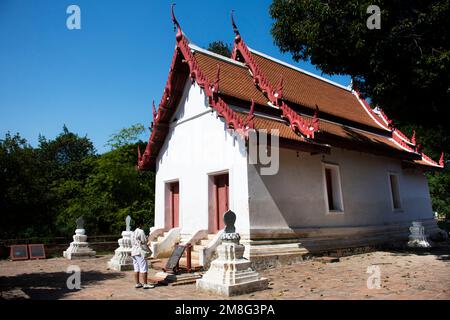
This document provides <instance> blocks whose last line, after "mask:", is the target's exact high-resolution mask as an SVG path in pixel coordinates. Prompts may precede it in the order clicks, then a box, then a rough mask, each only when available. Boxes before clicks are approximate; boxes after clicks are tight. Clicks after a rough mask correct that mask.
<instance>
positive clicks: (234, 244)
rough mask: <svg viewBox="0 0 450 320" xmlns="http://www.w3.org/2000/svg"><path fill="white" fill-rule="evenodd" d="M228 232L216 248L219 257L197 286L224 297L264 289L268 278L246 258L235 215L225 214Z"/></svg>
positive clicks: (198, 281)
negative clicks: (236, 228) (236, 229)
mask: <svg viewBox="0 0 450 320" xmlns="http://www.w3.org/2000/svg"><path fill="white" fill-rule="evenodd" d="M224 221H225V226H226V227H225V232H224V233H223V235H222V244H221V245H219V246H218V247H217V254H218V258H217V259H216V260H214V261H213V262H211V266H210V268H209V270H208V271H207V272H206V273H205V274H204V275H203V277H202V278H201V279H199V280H197V289H200V290H204V291H208V292H211V293H215V294H219V295H223V296H235V295H240V294H245V293H250V292H253V291H259V290H265V289H267V287H268V284H269V280H268V279H267V278H262V277H261V276H260V275H259V273H258V272H256V271H255V270H253V269H252V268H251V262H250V261H249V260H247V259H245V258H244V257H243V256H244V249H245V247H244V246H243V245H242V244H240V243H239V241H240V238H241V237H240V235H239V233H237V232H235V227H234V223H235V221H236V214H235V213H234V212H233V211H227V212H226V213H225V214H224Z"/></svg>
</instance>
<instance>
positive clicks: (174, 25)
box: [170, 3, 183, 41]
mask: <svg viewBox="0 0 450 320" xmlns="http://www.w3.org/2000/svg"><path fill="white" fill-rule="evenodd" d="M174 7H175V3H172V5H171V7H170V14H171V16H172V22H173V31H176V30H177V29H178V32H177V35H176V38H177V40H178V41H179V40H181V37H182V34H183V33H182V31H181V26H180V24H179V23H178V20H177V18H176V17H175V12H174V10H173V8H174Z"/></svg>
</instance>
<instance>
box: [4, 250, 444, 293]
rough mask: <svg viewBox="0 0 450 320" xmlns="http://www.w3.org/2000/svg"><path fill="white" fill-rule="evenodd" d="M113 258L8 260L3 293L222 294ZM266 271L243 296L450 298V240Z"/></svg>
mask: <svg viewBox="0 0 450 320" xmlns="http://www.w3.org/2000/svg"><path fill="white" fill-rule="evenodd" d="M110 258H111V256H101V257H97V258H96V259H91V260H78V261H76V262H75V261H67V260H65V259H63V258H54V259H48V260H35V261H7V260H2V261H0V299H23V298H25V299H29V298H31V299H222V298H221V297H216V296H212V295H210V294H205V293H202V292H198V291H196V289H195V285H194V284H190V285H183V286H158V287H156V288H155V289H151V290H143V289H134V287H133V274H132V272H115V271H111V270H107V267H106V262H107V261H108V260H109V259H110ZM72 264H77V265H78V266H80V268H81V271H82V273H81V290H75V291H73V290H69V289H68V288H67V286H66V281H67V278H68V276H69V274H67V273H66V270H67V267H68V266H69V265H72ZM369 266H375V267H372V268H375V269H372V273H367V271H368V267H369ZM376 268H379V272H380V276H381V282H380V288H379V289H376V288H374V289H368V287H367V280H368V278H369V277H370V276H371V275H372V276H373V275H376ZM374 270H375V272H374ZM369 271H370V270H369ZM261 273H262V275H263V276H265V277H267V278H269V281H270V285H269V289H268V290H265V291H261V292H256V293H253V294H247V295H243V296H239V297H237V299H445V300H450V244H449V243H448V244H446V245H445V246H443V247H441V248H439V249H434V250H432V251H429V252H421V253H419V252H415V253H414V252H394V251H391V252H388V251H377V252H373V253H365V254H359V255H354V256H350V257H344V258H341V259H340V262H336V263H322V262H319V261H317V260H310V261H306V262H303V263H298V264H293V265H290V266H284V267H280V268H277V269H271V270H266V271H263V272H261ZM373 283H374V284H375V285H376V282H373Z"/></svg>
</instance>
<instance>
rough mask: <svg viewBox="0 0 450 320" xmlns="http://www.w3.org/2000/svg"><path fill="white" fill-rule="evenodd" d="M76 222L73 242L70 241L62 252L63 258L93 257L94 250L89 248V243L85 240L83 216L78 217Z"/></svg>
mask: <svg viewBox="0 0 450 320" xmlns="http://www.w3.org/2000/svg"><path fill="white" fill-rule="evenodd" d="M76 223H77V229H76V230H75V235H74V236H73V242H71V243H70V246H69V248H67V250H66V251H64V252H63V256H64V258H66V259H69V260H73V259H85V258H95V251H94V250H92V249H91V248H89V243H88V242H87V235H86V230H84V220H83V217H80V218H78V219H77V220H76Z"/></svg>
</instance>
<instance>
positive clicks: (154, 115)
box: [152, 100, 158, 121]
mask: <svg viewBox="0 0 450 320" xmlns="http://www.w3.org/2000/svg"><path fill="white" fill-rule="evenodd" d="M152 109H153V110H152V112H153V121H156V117H157V116H158V115H157V113H156V107H155V100H153V103H152Z"/></svg>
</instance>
